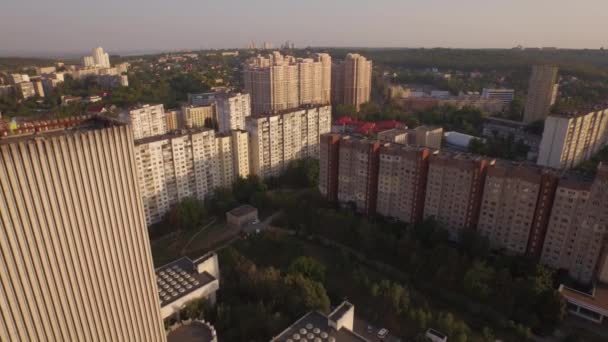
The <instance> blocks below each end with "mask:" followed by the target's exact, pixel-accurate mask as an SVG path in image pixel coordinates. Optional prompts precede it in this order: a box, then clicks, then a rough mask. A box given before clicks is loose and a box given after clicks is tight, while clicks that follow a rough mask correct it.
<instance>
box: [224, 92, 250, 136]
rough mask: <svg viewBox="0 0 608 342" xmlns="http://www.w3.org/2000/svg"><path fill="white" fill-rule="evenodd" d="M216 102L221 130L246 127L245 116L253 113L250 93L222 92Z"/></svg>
mask: <svg viewBox="0 0 608 342" xmlns="http://www.w3.org/2000/svg"><path fill="white" fill-rule="evenodd" d="M216 104H217V117H218V129H219V131H220V132H222V133H226V132H229V131H231V130H244V129H245V118H247V117H248V116H250V115H251V97H250V96H249V94H241V93H237V94H220V95H218V97H217V99H216Z"/></svg>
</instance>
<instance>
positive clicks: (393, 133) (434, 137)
mask: <svg viewBox="0 0 608 342" xmlns="http://www.w3.org/2000/svg"><path fill="white" fill-rule="evenodd" d="M378 139H379V140H382V141H386V142H393V143H397V144H404V145H406V144H407V145H412V146H418V147H427V148H430V149H434V150H439V149H440V148H441V142H442V139H443V128H441V127H432V126H425V125H422V126H418V127H416V128H414V129H403V128H393V129H389V130H386V131H382V132H380V133H378Z"/></svg>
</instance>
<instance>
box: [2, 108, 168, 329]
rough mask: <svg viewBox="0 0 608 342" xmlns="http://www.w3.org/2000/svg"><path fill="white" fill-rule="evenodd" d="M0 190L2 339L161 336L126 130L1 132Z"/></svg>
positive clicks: (86, 123) (85, 125)
mask: <svg viewBox="0 0 608 342" xmlns="http://www.w3.org/2000/svg"><path fill="white" fill-rule="evenodd" d="M66 126H69V128H65V127H66ZM22 133H23V132H22ZM0 189H1V190H0V341H164V340H165V339H166V337H165V331H164V327H163V322H162V319H161V316H160V304H159V296H158V290H157V287H156V279H155V274H154V268H153V264H152V254H151V251H150V243H149V240H148V233H147V229H146V224H145V217H144V210H143V205H142V200H141V196H140V190H139V185H138V182H137V175H136V166H135V154H134V151H133V134H132V132H131V129H130V128H129V127H128V126H126V125H121V124H118V123H114V122H113V121H108V120H106V119H100V118H92V119H91V118H89V119H86V120H83V121H79V120H77V121H69V122H66V121H63V122H61V123H60V124H59V125H56V126H55V127H53V126H50V125H46V126H44V127H41V129H40V132H38V133H36V134H31V133H24V134H20V135H11V136H8V137H4V138H0Z"/></svg>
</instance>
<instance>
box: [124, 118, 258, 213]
mask: <svg viewBox="0 0 608 342" xmlns="http://www.w3.org/2000/svg"><path fill="white" fill-rule="evenodd" d="M247 137H248V134H247V132H244V131H233V132H231V133H228V134H226V135H219V136H218V135H216V134H215V131H213V130H211V129H205V128H202V129H192V130H181V131H180V130H178V131H174V132H171V133H168V134H165V135H158V136H151V137H147V138H144V139H140V140H137V141H135V155H136V160H137V169H138V175H139V183H140V185H141V191H142V197H143V202H144V209H145V213H146V219H147V221H148V224H152V223H156V222H159V221H160V220H161V219H162V218H163V216H164V215H165V214H166V213H167V212H168V211H169V209H171V207H172V206H173V205H175V204H177V203H178V202H179V201H181V200H183V199H185V198H188V197H193V198H197V199H199V200H205V199H206V198H207V197H209V196H211V195H212V194H213V191H214V190H215V189H216V188H218V187H220V186H223V187H231V186H232V184H233V183H234V181H235V180H236V178H237V177H239V176H240V177H247V176H248V175H249V141H248V139H247Z"/></svg>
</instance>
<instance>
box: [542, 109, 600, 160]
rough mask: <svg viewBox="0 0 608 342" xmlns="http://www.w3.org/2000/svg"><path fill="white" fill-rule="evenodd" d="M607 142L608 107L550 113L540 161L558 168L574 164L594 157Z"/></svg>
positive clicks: (544, 133) (546, 121) (546, 122)
mask: <svg viewBox="0 0 608 342" xmlns="http://www.w3.org/2000/svg"><path fill="white" fill-rule="evenodd" d="M607 143H608V109H602V110H596V111H592V112H588V113H577V114H553V115H549V116H548V117H547V119H546V120H545V129H544V131H543V138H542V140H541V143H540V151H539V155H538V161H537V163H538V164H539V165H543V166H549V167H553V168H558V169H568V168H573V167H575V166H577V165H578V164H580V163H581V162H583V161H585V160H588V159H591V157H593V156H594V155H595V154H596V153H597V152H599V150H601V149H602V148H603V147H604V146H606V144H607Z"/></svg>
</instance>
